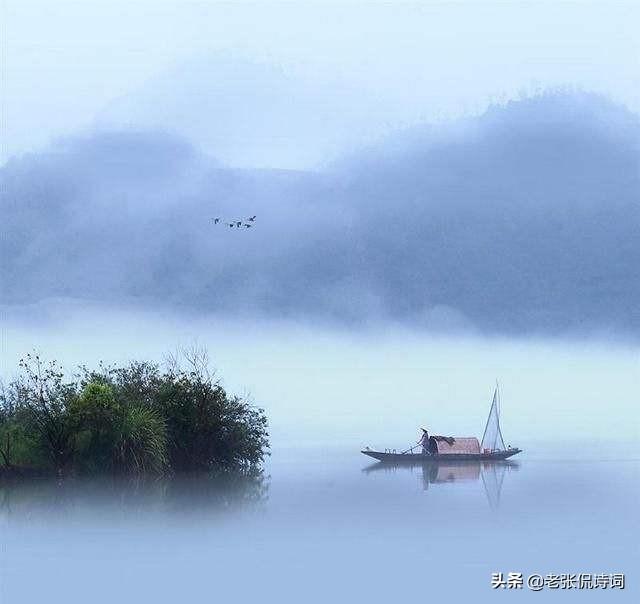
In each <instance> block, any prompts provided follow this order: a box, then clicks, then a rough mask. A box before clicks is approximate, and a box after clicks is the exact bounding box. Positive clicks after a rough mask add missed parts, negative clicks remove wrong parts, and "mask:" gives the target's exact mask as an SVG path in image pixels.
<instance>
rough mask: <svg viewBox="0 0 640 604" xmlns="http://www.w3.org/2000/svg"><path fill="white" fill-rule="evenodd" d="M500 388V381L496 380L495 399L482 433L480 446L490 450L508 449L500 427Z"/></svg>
mask: <svg viewBox="0 0 640 604" xmlns="http://www.w3.org/2000/svg"><path fill="white" fill-rule="evenodd" d="M499 404H500V390H499V386H498V383H497V382H496V388H495V390H494V392H493V400H492V401H491V408H490V409H489V416H488V417H487V423H486V424H485V427H484V434H483V435H482V443H481V444H480V448H481V449H482V450H483V451H484V449H489V450H490V451H496V450H501V451H502V450H504V449H506V447H505V444H504V439H503V438H502V430H501V429H500V410H499Z"/></svg>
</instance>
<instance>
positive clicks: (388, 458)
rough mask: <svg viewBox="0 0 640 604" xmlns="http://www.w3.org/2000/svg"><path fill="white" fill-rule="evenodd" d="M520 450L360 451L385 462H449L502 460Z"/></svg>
mask: <svg viewBox="0 0 640 604" xmlns="http://www.w3.org/2000/svg"><path fill="white" fill-rule="evenodd" d="M521 451H522V449H517V448H515V449H514V448H510V449H505V450H504V451H492V452H489V453H445V454H438V453H436V454H430V453H412V452H402V453H396V452H394V451H373V450H371V449H363V450H362V451H361V452H362V453H364V454H365V455H368V456H369V457H373V459H377V460H378V461H382V462H385V463H407V464H420V463H430V462H440V461H446V462H447V463H449V462H456V461H482V460H502V459H508V458H509V457H512V456H513V455H516V454H517V453H520V452H521Z"/></svg>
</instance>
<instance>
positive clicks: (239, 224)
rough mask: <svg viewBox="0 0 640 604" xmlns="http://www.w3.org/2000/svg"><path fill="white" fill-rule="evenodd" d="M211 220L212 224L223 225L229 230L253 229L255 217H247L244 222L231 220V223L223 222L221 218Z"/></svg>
mask: <svg viewBox="0 0 640 604" xmlns="http://www.w3.org/2000/svg"><path fill="white" fill-rule="evenodd" d="M211 220H213V224H224V225H226V226H228V227H229V228H230V229H241V228H242V227H244V228H245V229H250V228H252V227H253V223H254V222H255V221H256V217H255V216H249V218H245V219H244V220H232V221H231V222H226V221H223V220H222V218H212V219H211Z"/></svg>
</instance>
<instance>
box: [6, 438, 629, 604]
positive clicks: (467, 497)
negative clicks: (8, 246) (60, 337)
mask: <svg viewBox="0 0 640 604" xmlns="http://www.w3.org/2000/svg"><path fill="white" fill-rule="evenodd" d="M637 460H638V456H637V455H636V456H635V457H633V456H632V459H629V451H628V450H622V449H620V450H619V451H617V452H616V451H614V450H612V449H610V448H609V449H608V450H606V451H604V452H603V453H602V454H599V452H598V451H596V450H586V451H585V450H584V449H583V450H581V451H580V454H579V455H576V454H574V455H573V456H571V455H568V454H567V450H566V449H563V450H562V451H557V452H554V451H553V450H552V449H550V448H549V446H548V445H545V446H538V447H537V448H534V450H533V451H530V452H527V451H525V453H524V454H522V455H521V456H520V459H514V461H513V462H511V463H502V464H497V465H484V466H480V465H475V464H465V465H459V466H456V465H440V466H438V467H432V466H417V467H398V468H393V467H383V466H380V465H377V464H375V463H370V460H368V459H367V458H366V457H364V456H363V455H361V454H360V453H359V452H358V450H357V447H353V448H351V447H349V448H348V447H346V446H334V447H318V448H307V449H305V448H286V449H277V448H276V449H275V450H274V451H273V455H272V457H271V459H270V461H269V463H268V465H267V468H266V471H265V475H264V476H263V477H261V478H258V479H255V480H254V479H244V480H225V481H222V482H220V481H214V480H211V479H205V478H199V479H198V478H178V479H175V480H171V481H147V482H144V483H138V484H136V483H131V482H120V481H115V482H114V481H89V482H84V481H67V482H65V483H62V484H56V483H55V482H48V481H41V482H38V481H36V482H29V483H27V484H18V485H15V484H14V485H12V486H6V485H5V486H3V487H0V526H1V527H2V529H1V530H2V548H1V550H0V552H1V554H0V568H1V569H2V574H1V575H0V577H1V582H0V601H1V602H3V604H4V603H5V602H6V603H9V602H11V603H12V604H14V603H15V604H17V603H21V602H38V601H47V602H65V603H67V604H68V603H75V602H95V603H101V602H105V603H113V602H152V601H153V602H200V601H211V602H214V601H231V602H249V601H260V602H340V601H344V602H347V601H350V602H409V601H416V600H419V601H426V600H429V599H432V598H435V597H438V596H441V597H444V598H446V599H447V601H451V602H459V601H461V598H462V597H472V598H474V600H476V601H487V602H489V601H495V600H496V598H499V597H500V596H499V595H498V594H496V593H494V590H493V589H492V588H491V585H490V583H491V574H492V573H494V572H503V573H505V575H506V573H508V572H522V573H524V576H525V578H526V576H527V575H528V574H531V573H540V574H542V575H546V574H548V573H556V574H561V573H627V585H626V588H625V590H624V591H621V590H619V589H608V590H606V591H604V590H602V589H599V590H592V591H590V592H589V594H587V590H573V593H575V592H576V591H580V594H581V595H580V596H579V597H580V598H584V597H587V598H589V597H592V598H595V599H597V600H598V601H600V600H602V599H605V600H607V601H609V600H611V601H632V600H634V599H635V598H636V597H637V595H638V593H639V591H638V586H637V583H636V577H637V574H636V573H635V572H634V571H636V570H637V568H638V563H639V562H640V559H639V556H638V545H637V544H638V537H639V535H640V532H639V528H640V523H639V520H638V514H637V502H638V496H639V494H640V486H639V482H638V475H639V467H640V465H639V463H638V461H637ZM522 593H527V594H528V595H530V594H532V593H534V592H530V591H529V590H528V589H527V588H526V586H525V588H524V589H523V590H522ZM549 597H558V598H561V599H562V598H571V597H575V596H572V595H571V594H569V593H567V590H548V589H545V590H544V592H543V593H542V594H540V595H536V596H535V598H536V599H537V600H538V601H539V600H541V599H546V598H549Z"/></svg>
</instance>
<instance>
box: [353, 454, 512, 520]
mask: <svg viewBox="0 0 640 604" xmlns="http://www.w3.org/2000/svg"><path fill="white" fill-rule="evenodd" d="M518 468H519V463H518V462H517V461H510V460H504V461H483V462H474V461H458V462H455V461H451V462H446V461H431V462H418V463H414V464H411V463H404V464H390V463H382V462H377V463H374V464H371V465H370V466H367V467H366V468H364V469H363V472H364V473H366V474H369V473H371V472H390V473H395V472H402V471H408V472H412V473H413V472H414V471H415V470H416V469H419V471H420V478H421V482H422V488H423V489H424V490H425V491H427V490H428V489H429V488H432V487H430V485H437V484H442V483H448V484H449V483H456V482H478V481H482V485H483V487H484V492H485V495H486V497H487V502H488V503H489V507H491V508H492V509H496V508H498V506H499V505H500V494H501V492H502V484H503V482H504V477H505V475H506V474H507V472H509V471H513V470H517V469H518Z"/></svg>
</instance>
